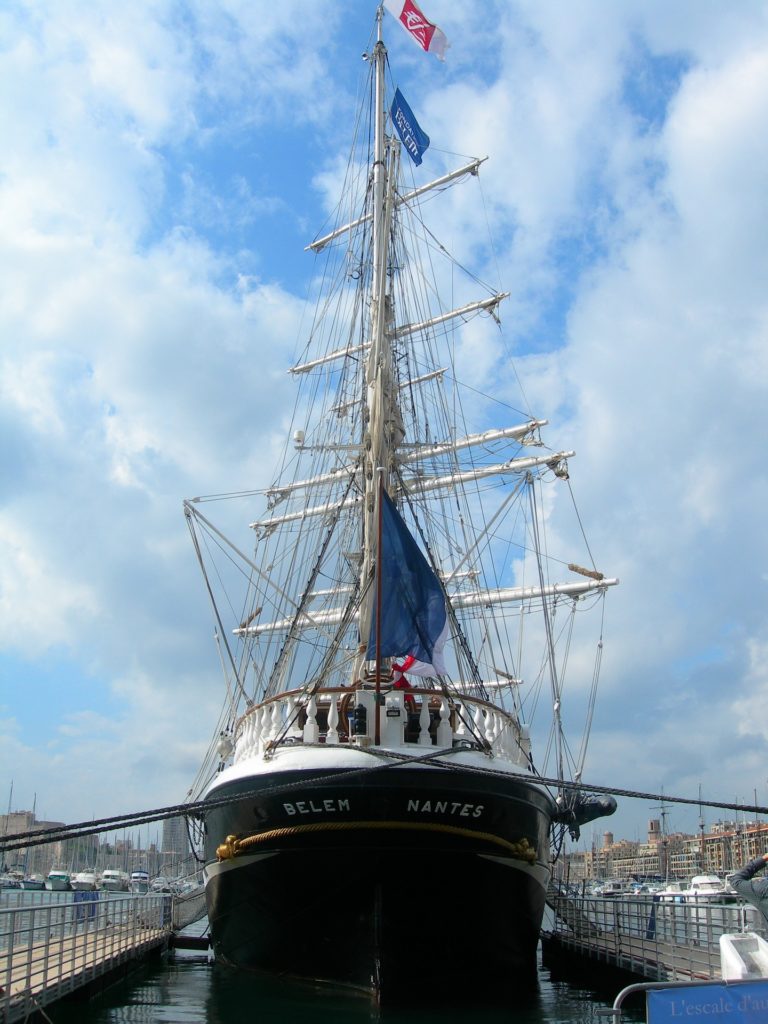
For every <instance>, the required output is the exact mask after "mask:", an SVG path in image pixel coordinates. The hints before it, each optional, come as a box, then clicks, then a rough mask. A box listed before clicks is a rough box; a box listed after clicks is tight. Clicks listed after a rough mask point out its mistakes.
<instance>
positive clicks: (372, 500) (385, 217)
mask: <svg viewBox="0 0 768 1024" xmlns="http://www.w3.org/2000/svg"><path fill="white" fill-rule="evenodd" d="M383 17H384V11H383V8H382V7H379V9H378V11H377V15H376V19H377V30H378V32H377V35H378V38H377V42H376V46H375V48H374V51H373V61H374V71H375V86H376V88H375V101H374V102H375V111H374V118H375V121H374V146H373V167H372V175H373V268H372V273H371V299H370V311H369V313H370V328H369V329H370V348H369V352H368V358H367V361H366V366H365V381H366V401H365V413H364V425H363V431H364V436H363V447H364V471H363V477H364V481H363V493H364V497H365V509H364V517H363V544H362V548H363V560H362V569H361V572H362V576H361V583H362V588H361V589H362V590H363V595H364V596H363V600H362V603H361V609H360V637H361V648H363V645H364V644H367V638H368V635H369V633H370V626H371V621H372V617H373V602H374V588H373V586H372V585H370V584H372V581H373V578H374V572H375V565H376V538H377V534H378V515H379V512H378V498H377V496H378V490H379V479H380V478H381V482H382V484H383V486H384V487H385V488H387V489H389V482H390V469H391V465H392V453H393V451H394V449H395V448H396V447H397V445H398V444H399V443H400V442H401V441H402V439H403V436H404V431H403V425H402V419H401V417H400V412H399V409H398V406H397V389H396V388H395V386H394V381H393V374H392V347H391V341H390V338H389V336H388V334H387V329H388V326H389V325H390V324H391V319H392V309H391V304H390V302H389V301H388V295H387V262H388V260H387V246H388V241H389V229H390V224H391V221H392V206H393V198H392V182H393V178H394V177H395V173H396V161H397V147H396V146H395V145H394V143H393V144H390V145H388V144H387V140H386V138H385V134H384V123H385V117H386V113H385V107H384V86H385V77H384V72H385V67H386V59H387V50H386V47H385V46H384V41H383V39H382V22H383ZM366 588H367V590H366ZM364 654H365V652H364V649H361V651H360V658H359V659H358V664H357V666H356V668H357V671H358V673H359V671H360V669H361V668H362V663H363V660H364Z"/></svg>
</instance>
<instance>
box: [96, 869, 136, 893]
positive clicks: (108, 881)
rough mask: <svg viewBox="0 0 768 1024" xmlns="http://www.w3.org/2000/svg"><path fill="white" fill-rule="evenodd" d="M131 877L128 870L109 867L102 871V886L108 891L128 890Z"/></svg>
mask: <svg viewBox="0 0 768 1024" xmlns="http://www.w3.org/2000/svg"><path fill="white" fill-rule="evenodd" d="M129 882H130V877H129V875H128V872H127V871H117V870H115V869H114V868H107V869H106V871H102V873H101V888H102V889H105V890H106V891H107V892H128V885H129Z"/></svg>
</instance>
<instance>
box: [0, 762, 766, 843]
mask: <svg viewBox="0 0 768 1024" xmlns="http://www.w3.org/2000/svg"><path fill="white" fill-rule="evenodd" d="M361 752H362V748H361ZM365 752H366V753H369V754H371V755H372V756H375V757H382V756H386V757H387V762H386V763H384V764H381V763H378V764H375V765H371V766H370V767H366V768H356V769H344V770H341V771H339V772H338V773H337V774H336V775H332V774H329V775H324V776H319V777H315V778H311V779H306V778H304V779H300V780H298V781H296V782H287V783H281V784H280V785H278V786H272V787H264V788H262V789H259V790H253V791H251V792H241V793H237V794H233V795H230V796H223V797H218V798H217V797H214V798H212V799H208V800H197V801H194V802H187V803H182V804H175V805H173V806H170V807H160V808H157V809H155V810H149V811H139V812H137V813H135V814H129V815H118V816H116V817H112V818H100V819H97V820H95V821H86V822H79V823H78V824H75V825H65V826H63V827H61V826H57V827H51V828H47V829H41V830H38V831H35V832H16V833H14V834H13V835H12V836H7V837H4V838H3V840H2V842H0V848H2V849H3V850H8V851H10V850H18V849H23V848H25V847H29V846H42V845H44V844H46V843H53V842H59V841H61V840H64V839H72V838H79V837H81V836H89V835H97V834H99V833H102V832H113V831H117V830H119V829H123V828H129V827H134V826H138V825H145V824H148V823H151V822H154V821H162V820H164V819H166V818H178V817H180V816H191V817H201V816H204V815H205V813H206V812H207V811H211V810H214V809H216V808H218V807H225V806H226V805H228V804H231V803H235V802H237V801H240V800H248V799H252V798H254V797H264V796H274V795H276V794H281V793H285V792H289V791H291V790H294V789H299V788H302V787H306V786H310V785H313V784H314V783H318V782H320V783H328V782H332V781H334V779H339V778H344V779H349V778H352V777H356V776H362V775H368V774H371V773H373V772H380V771H386V770H387V769H389V768H392V767H397V766H402V765H403V764H406V765H407V764H414V763H416V764H430V763H432V764H434V765H435V766H437V767H441V768H447V769H449V770H451V771H466V772H469V773H474V774H478V775H487V776H491V777H499V778H504V779H508V780H517V781H525V782H530V783H531V784H534V785H535V784H538V785H544V786H553V787H556V788H558V789H562V790H573V791H585V792H589V793H595V794H597V793H602V794H605V795H607V796H614V797H626V798H627V799H633V800H644V801H646V802H648V801H658V802H662V801H663V802H664V803H665V804H686V805H690V806H697V807H712V808H715V809H716V810H729V811H738V812H741V813H744V812H745V811H749V812H752V813H754V814H764V815H768V807H765V806H761V805H759V804H745V803H740V802H736V803H732V802H728V801H718V800H702V799H700V798H699V797H698V796H697V797H684V796H669V795H667V794H665V793H662V794H661V795H659V794H658V793H649V792H645V791H643V790H634V789H622V788H619V787H616V786H613V787H609V786H597V785H591V784H589V783H583V782H569V781H565V780H563V779H552V778H545V777H542V776H533V775H531V774H529V773H526V772H505V771H499V770H496V769H493V768H480V767H477V768H476V767H473V766H471V765H467V764H461V765H457V764H448V763H447V762H446V761H445V760H443V759H444V758H445V757H447V756H449V755H450V754H451V753H455V752H462V748H453V749H452V750H439V751H436V752H435V753H431V754H427V755H426V756H417V757H412V756H410V755H407V754H395V753H393V752H386V753H385V752H383V751H381V750H376V751H373V750H367V751H365Z"/></svg>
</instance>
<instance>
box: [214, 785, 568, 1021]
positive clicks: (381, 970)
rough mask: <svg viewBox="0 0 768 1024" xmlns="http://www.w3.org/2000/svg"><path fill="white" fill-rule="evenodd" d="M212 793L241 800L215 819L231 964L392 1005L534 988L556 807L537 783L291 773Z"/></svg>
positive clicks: (223, 933) (219, 951)
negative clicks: (464, 989) (436, 996)
mask: <svg viewBox="0 0 768 1024" xmlns="http://www.w3.org/2000/svg"><path fill="white" fill-rule="evenodd" d="M276 790H277V792H276ZM209 797H210V798H211V799H221V798H222V797H225V798H232V800H231V802H228V803H226V804H224V805H223V806H219V807H212V808H211V810H210V811H208V812H207V813H206V815H205V831H206V862H207V867H206V873H207V883H206V893H207V902H208V917H209V922H210V928H211V938H212V943H213V949H214V953H215V955H216V957H217V958H218V959H220V960H222V961H225V962H228V963H230V964H232V965H235V966H238V967H241V968H247V969H252V970H260V971H266V972H270V973H273V974H277V975H281V976H289V977H295V978H297V979H304V980H309V981H312V982H319V983H327V984H329V985H332V986H335V987H338V988H345V989H349V990H353V991H359V992H365V993H370V994H372V995H373V996H374V997H376V998H379V999H382V1000H383V1001H388V1000H390V999H391V1000H395V999H400V998H408V999H413V998H415V997H418V996H419V995H422V994H424V993H426V992H431V993H432V995H433V996H434V994H435V991H436V989H435V986H437V991H438V992H442V993H443V995H445V996H447V997H448V998H450V999H452V998H454V997H456V996H457V995H458V994H459V993H458V992H457V990H456V989H457V978H458V977H461V979H462V986H463V985H466V986H467V991H468V994H469V993H471V995H472V997H473V998H476V997H477V995H478V990H479V989H481V990H482V991H483V992H484V993H486V994H487V993H489V992H491V991H492V990H494V988H497V989H499V990H502V989H503V990H506V991H507V992H508V991H509V988H510V986H511V985H517V986H519V985H522V984H525V983H530V982H532V981H533V980H534V979H535V971H536V946H537V943H538V938H539V931H540V926H541V919H542V915H543V911H544V898H545V891H546V884H547V881H548V868H547V861H548V834H549V825H550V821H551V817H552V814H553V813H554V804H553V801H552V799H551V797H550V796H549V795H548V794H547V793H546V792H545V791H544V790H543V789H542V788H541V787H540V786H537V785H536V784H535V783H533V782H532V781H531V782H528V781H527V780H525V779H520V778H519V777H517V778H504V777H503V776H501V775H500V774H495V775H493V776H490V775H480V774H478V773H476V772H469V771H462V770H461V769H455V768H454V769H447V768H446V769H437V768H435V769H428V770H425V769H423V768H422V769H413V768H407V767H389V768H386V769H379V770H378V771H376V772H373V773H367V774H363V773H359V772H354V771H353V772H349V773H348V776H347V777H345V776H344V775H340V774H339V772H332V773H331V772H328V773H327V778H323V777H322V774H321V773H318V772H287V773H281V774H278V773H275V774H270V775H268V776H263V775H261V776H250V777H247V778H240V779H237V780H234V781H231V782H227V783H224V784H223V785H220V786H217V787H215V788H214V789H213V791H212V792H211V793H210V794H209ZM227 837H233V838H231V839H230V840H229V841H227Z"/></svg>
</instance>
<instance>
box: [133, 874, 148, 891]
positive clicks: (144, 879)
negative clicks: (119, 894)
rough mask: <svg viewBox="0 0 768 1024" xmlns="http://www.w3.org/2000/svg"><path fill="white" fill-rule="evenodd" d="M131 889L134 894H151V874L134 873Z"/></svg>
mask: <svg viewBox="0 0 768 1024" xmlns="http://www.w3.org/2000/svg"><path fill="white" fill-rule="evenodd" d="M129 888H130V891H131V892H132V893H138V894H139V895H143V894H144V893H145V892H149V874H148V873H147V872H146V871H132V872H131V881H130V885H129Z"/></svg>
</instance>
